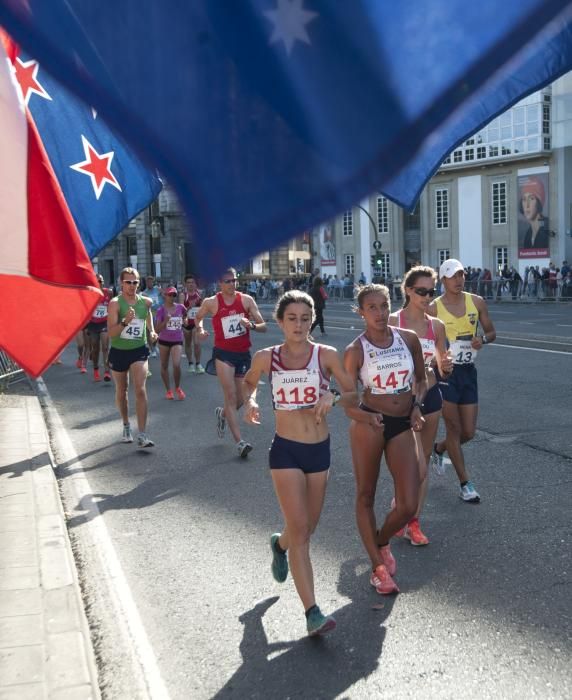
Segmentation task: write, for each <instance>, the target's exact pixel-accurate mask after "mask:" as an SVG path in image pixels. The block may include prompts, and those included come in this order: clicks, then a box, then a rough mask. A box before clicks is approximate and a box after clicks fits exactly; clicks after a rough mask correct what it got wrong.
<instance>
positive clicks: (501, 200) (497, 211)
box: [493, 182, 507, 224]
mask: <svg viewBox="0 0 572 700" xmlns="http://www.w3.org/2000/svg"><path fill="white" fill-rule="evenodd" d="M506 220H507V219H506V182H493V224H506Z"/></svg>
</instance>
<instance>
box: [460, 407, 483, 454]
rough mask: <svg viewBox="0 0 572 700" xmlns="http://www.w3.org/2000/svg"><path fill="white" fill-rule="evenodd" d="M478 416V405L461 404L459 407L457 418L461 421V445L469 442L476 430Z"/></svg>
mask: <svg viewBox="0 0 572 700" xmlns="http://www.w3.org/2000/svg"><path fill="white" fill-rule="evenodd" d="M478 415H479V404H478V403H462V404H460V405H459V418H460V419H461V445H464V444H465V443H466V442H469V441H471V440H472V439H473V438H474V437H475V432H476V430H477V417H478Z"/></svg>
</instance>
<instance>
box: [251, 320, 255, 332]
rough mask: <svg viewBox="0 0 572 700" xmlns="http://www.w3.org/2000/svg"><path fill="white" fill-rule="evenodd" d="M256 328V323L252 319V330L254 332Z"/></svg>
mask: <svg viewBox="0 0 572 700" xmlns="http://www.w3.org/2000/svg"><path fill="white" fill-rule="evenodd" d="M255 328H256V323H255V322H254V321H253V320H252V319H250V330H251V331H253V330H254V329H255Z"/></svg>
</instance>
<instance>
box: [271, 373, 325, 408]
mask: <svg viewBox="0 0 572 700" xmlns="http://www.w3.org/2000/svg"><path fill="white" fill-rule="evenodd" d="M272 397H273V399H274V407H275V408H276V409H277V410H279V411H294V410H296V409H299V408H311V407H312V406H315V405H316V404H317V403H318V399H319V398H320V375H319V373H318V371H317V370H308V369H297V370H288V371H287V372H280V371H275V370H272Z"/></svg>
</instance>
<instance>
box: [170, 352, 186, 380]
mask: <svg viewBox="0 0 572 700" xmlns="http://www.w3.org/2000/svg"><path fill="white" fill-rule="evenodd" d="M182 353H183V346H182V345H173V347H172V348H171V362H172V363H173V380H174V382H175V389H178V388H179V387H180V386H181V355H182Z"/></svg>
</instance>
